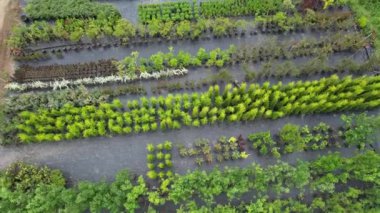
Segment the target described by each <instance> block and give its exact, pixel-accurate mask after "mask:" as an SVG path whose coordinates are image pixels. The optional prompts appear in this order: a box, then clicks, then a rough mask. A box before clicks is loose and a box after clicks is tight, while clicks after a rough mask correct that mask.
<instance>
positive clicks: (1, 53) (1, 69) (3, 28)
mask: <svg viewBox="0 0 380 213" xmlns="http://www.w3.org/2000/svg"><path fill="white" fill-rule="evenodd" d="M19 12H20V7H19V2H18V1H17V0H0V97H2V95H3V93H4V92H5V91H4V89H3V87H4V85H5V83H6V81H7V80H8V78H9V76H11V75H12V74H13V70H14V69H13V61H12V58H11V57H10V54H9V52H10V50H9V48H8V47H7V45H6V40H7V37H8V35H9V33H10V31H11V29H12V26H13V25H14V24H15V23H17V22H18V14H19Z"/></svg>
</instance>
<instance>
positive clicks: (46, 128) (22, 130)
mask: <svg viewBox="0 0 380 213" xmlns="http://www.w3.org/2000/svg"><path fill="white" fill-rule="evenodd" d="M379 81H380V76H364V77H360V78H355V79H353V78H351V77H345V78H343V79H339V77H338V76H336V75H334V76H331V77H329V78H323V79H320V80H315V81H304V82H303V81H298V82H290V83H289V84H287V85H283V84H282V82H279V83H277V84H274V85H271V84H270V83H269V82H266V83H264V84H262V85H259V84H251V85H247V84H246V83H242V84H241V86H240V87H233V86H232V85H231V84H227V85H226V87H225V88H224V91H220V88H219V86H218V85H216V86H211V87H210V88H209V90H208V91H207V92H203V93H193V94H188V93H185V94H177V95H176V96H173V95H171V94H170V95H168V96H167V97H162V96H160V97H151V98H149V99H148V98H146V97H142V98H141V99H140V100H141V103H140V102H139V101H138V100H133V101H129V102H128V103H127V108H126V107H125V106H123V104H122V103H121V102H120V100H118V99H115V100H114V101H113V102H112V103H101V104H100V105H99V106H94V105H87V106H84V107H74V106H72V105H70V104H66V105H65V106H63V107H61V108H59V109H39V110H37V111H36V112H33V111H23V112H21V113H19V116H18V118H15V119H14V124H15V126H17V129H14V131H15V132H16V131H17V133H16V134H18V137H19V139H20V141H22V142H24V143H30V142H42V141H60V140H64V139H68V140H70V139H75V138H84V137H92V136H105V135H111V134H131V133H140V132H149V131H156V130H157V129H158V127H159V128H160V129H161V130H167V129H180V128H181V127H182V125H184V126H194V127H199V126H201V125H207V124H215V123H216V122H231V123H233V122H237V121H253V120H256V119H258V118H268V119H278V118H281V117H284V116H287V115H297V114H312V113H326V112H339V111H348V110H365V109H372V108H375V107H378V106H379V105H380V99H379V96H380V88H379ZM310 94H312V95H310Z"/></svg>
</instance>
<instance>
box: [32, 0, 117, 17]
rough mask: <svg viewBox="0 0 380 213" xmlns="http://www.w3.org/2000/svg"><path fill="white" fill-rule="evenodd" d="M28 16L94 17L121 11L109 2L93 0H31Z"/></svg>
mask: <svg viewBox="0 0 380 213" xmlns="http://www.w3.org/2000/svg"><path fill="white" fill-rule="evenodd" d="M25 12H26V14H27V15H28V17H30V18H32V19H37V20H46V19H60V18H92V17H97V16H98V15H99V13H104V14H105V15H106V16H110V15H115V14H118V15H120V13H119V12H118V11H117V9H116V8H114V7H113V6H112V5H109V4H99V3H96V2H92V1H91V0H30V1H28V4H27V5H26V7H25Z"/></svg>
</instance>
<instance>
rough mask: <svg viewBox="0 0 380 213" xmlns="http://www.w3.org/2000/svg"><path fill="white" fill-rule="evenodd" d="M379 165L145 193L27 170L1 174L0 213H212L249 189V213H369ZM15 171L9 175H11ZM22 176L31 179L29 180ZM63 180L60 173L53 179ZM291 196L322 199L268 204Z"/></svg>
mask: <svg viewBox="0 0 380 213" xmlns="http://www.w3.org/2000/svg"><path fill="white" fill-rule="evenodd" d="M374 165H380V155H379V154H377V153H375V152H366V153H362V154H358V155H356V156H354V157H351V158H344V157H341V156H340V155H339V154H328V155H325V156H323V157H320V158H318V159H316V160H314V161H311V162H306V161H299V162H298V163H297V164H296V165H294V166H292V165H289V164H287V163H284V162H279V163H277V164H274V165H271V166H268V167H267V168H263V167H261V166H259V165H251V166H249V167H246V168H226V169H224V170H223V171H222V170H220V169H214V170H213V171H211V172H205V171H199V170H196V171H193V172H189V173H187V174H185V175H176V176H174V177H173V178H172V179H171V182H170V184H168V185H167V184H164V183H162V184H161V187H160V189H158V190H157V189H148V188H147V186H146V183H145V181H144V179H143V178H142V177H141V176H140V177H138V178H137V181H134V180H132V179H133V178H132V176H131V175H130V174H129V173H128V171H126V170H124V171H121V172H120V173H118V174H117V176H116V179H115V181H114V182H112V183H105V182H99V183H91V182H87V181H82V182H79V183H78V185H76V186H74V187H72V188H66V187H65V186H64V185H63V182H62V178H58V179H55V180H59V181H53V182H52V181H50V180H49V179H51V177H52V176H54V175H52V172H51V171H50V170H48V169H45V168H37V167H34V166H28V165H24V166H25V168H28V169H26V170H25V171H20V172H12V173H6V174H5V175H4V173H3V174H1V176H0V178H1V181H0V212H70V213H71V212H86V211H88V210H89V211H90V212H104V211H107V210H108V211H109V212H135V210H136V209H139V208H140V207H142V204H143V203H144V204H145V206H148V205H150V206H159V205H164V204H165V203H167V202H174V203H176V204H185V206H186V207H185V208H181V209H179V210H178V212H213V211H210V209H209V208H211V209H212V208H214V207H215V205H214V204H218V203H217V201H216V198H217V197H219V196H220V195H227V198H228V200H229V201H233V200H236V199H239V198H240V197H241V196H242V195H244V194H245V193H246V192H249V191H252V190H254V191H255V192H256V195H257V197H256V198H254V199H252V203H250V204H248V205H246V206H244V208H245V209H246V211H247V212H268V211H265V210H267V209H271V208H273V210H274V211H273V212H282V211H281V209H282V208H287V209H293V210H294V211H291V212H313V211H312V210H316V211H322V212H345V211H344V210H345V209H351V208H354V209H356V210H357V211H358V212H368V211H369V210H371V209H372V210H374V209H376V208H378V205H379V201H378V199H376V198H378V197H379V190H378V187H379V184H380V182H379V179H380V178H379V177H380V170H379V168H378V167H376V166H374ZM11 168H12V169H8V170H11V171H13V167H12V166H11ZM25 172H27V173H28V174H27V175H25ZM49 173H50V174H49ZM41 174H46V175H45V176H42V175H41ZM59 175H60V173H59V172H56V175H55V176H56V177H57V176H58V177H59ZM18 177H23V178H24V179H17V178H18ZM16 179H17V181H15V180H16ZM4 180H6V181H4ZM20 180H21V182H20ZM350 181H356V183H363V186H365V188H364V189H363V190H362V191H361V190H358V189H354V188H349V187H348V186H346V187H344V188H343V187H340V190H343V192H340V193H337V192H335V189H336V186H342V184H346V183H347V182H350ZM11 183H16V184H22V185H25V184H26V185H28V187H27V190H25V188H23V187H12V184H11ZM13 185H15V184H13ZM293 189H298V190H300V191H301V192H304V190H305V189H308V190H310V192H311V193H315V194H318V195H320V197H319V198H315V199H314V201H313V202H312V203H311V204H310V205H306V204H305V203H303V200H302V199H297V200H292V199H290V200H280V199H277V200H274V201H268V200H267V196H268V194H269V193H271V192H275V193H276V194H277V195H279V196H280V195H287V194H289V193H290V191H291V190H293ZM199 199H200V200H201V201H203V202H205V204H206V205H205V206H204V207H201V208H202V209H203V211H195V209H197V207H196V205H195V200H199ZM216 208H217V209H220V208H222V206H220V205H218V206H216ZM223 208H227V209H230V211H227V212H245V211H237V210H239V209H240V208H241V206H240V207H237V209H235V207H234V206H229V205H227V206H224V207H223ZM192 209H194V211H193V210H192ZM260 209H261V210H260ZM296 209H297V211H296ZM366 210H367V211H366ZM215 212H224V211H215Z"/></svg>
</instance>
